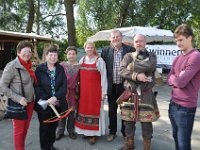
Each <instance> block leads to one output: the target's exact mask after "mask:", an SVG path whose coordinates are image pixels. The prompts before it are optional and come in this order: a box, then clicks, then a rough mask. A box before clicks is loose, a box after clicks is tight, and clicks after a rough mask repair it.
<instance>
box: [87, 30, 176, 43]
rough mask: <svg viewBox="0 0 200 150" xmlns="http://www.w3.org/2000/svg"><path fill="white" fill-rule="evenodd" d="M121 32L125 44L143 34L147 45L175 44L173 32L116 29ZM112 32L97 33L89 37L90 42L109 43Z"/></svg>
mask: <svg viewBox="0 0 200 150" xmlns="http://www.w3.org/2000/svg"><path fill="white" fill-rule="evenodd" d="M116 29H117V30H119V31H121V32H122V34H123V41H124V42H130V43H132V42H133V37H134V35H136V34H143V35H145V36H146V40H147V43H149V42H154V41H163V42H174V37H173V33H172V31H171V30H164V29H156V28H152V27H140V26H134V27H124V28H116ZM111 31H112V29H111V30H102V31H99V32H97V33H96V34H95V35H93V36H91V37H89V38H88V39H87V40H88V41H92V42H95V41H109V40H110V33H111Z"/></svg>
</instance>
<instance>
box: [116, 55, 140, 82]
mask: <svg viewBox="0 0 200 150" xmlns="http://www.w3.org/2000/svg"><path fill="white" fill-rule="evenodd" d="M131 55H132V53H128V54H126V55H125V56H124V58H123V60H122V61H121V64H120V71H119V74H120V76H121V77H122V78H124V79H129V80H136V77H137V74H138V73H137V72H135V71H132V70H129V69H127V66H128V65H129V64H130V63H132V62H133V58H132V56H131Z"/></svg>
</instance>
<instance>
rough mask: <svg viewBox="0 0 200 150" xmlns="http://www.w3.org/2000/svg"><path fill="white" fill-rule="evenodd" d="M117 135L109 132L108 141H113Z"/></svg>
mask: <svg viewBox="0 0 200 150" xmlns="http://www.w3.org/2000/svg"><path fill="white" fill-rule="evenodd" d="M115 137H116V135H114V134H109V135H108V136H107V141H108V142H111V141H113V140H114V139H115Z"/></svg>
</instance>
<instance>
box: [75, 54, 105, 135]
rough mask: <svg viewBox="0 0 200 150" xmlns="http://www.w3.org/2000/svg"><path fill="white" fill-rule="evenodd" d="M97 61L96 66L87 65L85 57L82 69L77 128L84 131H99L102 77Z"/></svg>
mask: <svg viewBox="0 0 200 150" xmlns="http://www.w3.org/2000/svg"><path fill="white" fill-rule="evenodd" d="M97 60H98V58H97ZM97 60H96V61H95V63H94V64H85V62H84V61H85V57H84V58H83V63H82V64H81V68H80V102H79V107H78V114H77V118H76V122H75V126H76V127H78V128H80V129H82V130H84V129H85V130H95V131H98V130H99V118H100V108H101V76H100V72H99V71H98V70H97V67H96V63H97Z"/></svg>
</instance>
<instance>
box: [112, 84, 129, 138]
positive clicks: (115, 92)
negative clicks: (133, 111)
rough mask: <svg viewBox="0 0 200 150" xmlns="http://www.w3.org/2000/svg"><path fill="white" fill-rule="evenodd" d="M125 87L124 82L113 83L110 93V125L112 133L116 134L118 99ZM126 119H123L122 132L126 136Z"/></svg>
mask: <svg viewBox="0 0 200 150" xmlns="http://www.w3.org/2000/svg"><path fill="white" fill-rule="evenodd" d="M123 91H124V88H123V84H113V85H112V93H111V94H110V95H108V116H109V126H108V128H109V129H110V134H113V135H115V134H116V132H117V108H118V104H117V103H116V100H117V99H118V98H119V96H120V95H121V94H122V93H123ZM123 122H124V121H123V120H122V126H121V132H122V135H123V136H125V131H124V130H125V126H124V123H123Z"/></svg>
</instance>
